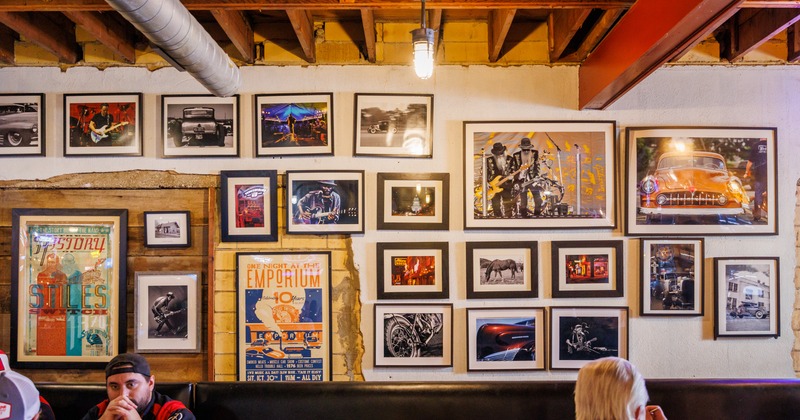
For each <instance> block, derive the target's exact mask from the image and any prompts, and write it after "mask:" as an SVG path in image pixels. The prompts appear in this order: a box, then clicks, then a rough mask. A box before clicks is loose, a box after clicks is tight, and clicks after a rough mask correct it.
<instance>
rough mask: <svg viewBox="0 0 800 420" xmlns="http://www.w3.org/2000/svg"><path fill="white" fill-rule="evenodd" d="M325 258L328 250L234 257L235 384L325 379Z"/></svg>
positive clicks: (327, 335)
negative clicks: (236, 336) (236, 342)
mask: <svg viewBox="0 0 800 420" xmlns="http://www.w3.org/2000/svg"><path fill="white" fill-rule="evenodd" d="M330 260H331V254H330V252H320V253H299V252H298V253H237V254H236V277H237V285H238V287H237V301H238V314H239V316H238V354H237V361H238V367H239V380H243V381H265V382H266V381H282V382H316V381H328V380H330V379H331V372H330V303H329V302H330V296H329V294H330Z"/></svg>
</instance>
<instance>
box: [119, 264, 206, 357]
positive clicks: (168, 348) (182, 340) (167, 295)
mask: <svg viewBox="0 0 800 420" xmlns="http://www.w3.org/2000/svg"><path fill="white" fill-rule="evenodd" d="M202 289H203V282H202V279H201V277H200V273H198V272H193V271H175V272H154V271H143V272H137V273H136V277H135V283H134V301H135V302H136V303H135V310H134V314H133V315H134V329H133V339H134V340H133V342H134V345H133V348H134V351H135V352H136V353H200V352H201V349H202V344H201V343H202V328H201V326H202V324H203V318H202V310H201V306H202V302H203V299H202Z"/></svg>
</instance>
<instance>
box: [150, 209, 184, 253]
mask: <svg viewBox="0 0 800 420" xmlns="http://www.w3.org/2000/svg"><path fill="white" fill-rule="evenodd" d="M191 245H192V219H191V214H190V212H189V211H186V210H184V211H146V212H144V246H145V247H147V248H188V247H190V246H191Z"/></svg>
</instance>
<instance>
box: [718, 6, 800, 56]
mask: <svg viewBox="0 0 800 420" xmlns="http://www.w3.org/2000/svg"><path fill="white" fill-rule="evenodd" d="M745 16H747V18H745ZM798 20H800V9H761V10H757V11H755V10H754V11H753V13H752V14H747V15H745V14H742V13H739V14H738V15H737V16H736V17H734V19H733V21H734V22H735V26H734V27H732V28H731V31H732V32H733V33H732V34H731V36H732V38H733V40H735V42H731V43H730V46H731V48H730V49H729V50H728V51H723V52H722V55H723V56H724V57H725V58H727V59H728V60H729V61H732V62H733V61H739V60H741V59H743V58H744V56H745V54H747V53H749V52H750V51H753V50H754V49H756V48H758V47H759V46H760V45H761V44H763V43H765V42H767V41H769V40H770V39H772V38H773V37H774V36H775V35H777V34H779V33H780V32H782V31H783V30H784V29H786V28H788V27H789V26H792V25H794V24H795V23H796V22H797V21H798Z"/></svg>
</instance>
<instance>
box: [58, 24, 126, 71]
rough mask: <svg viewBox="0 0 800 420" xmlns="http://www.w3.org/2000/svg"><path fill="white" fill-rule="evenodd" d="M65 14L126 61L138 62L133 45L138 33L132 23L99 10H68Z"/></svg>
mask: <svg viewBox="0 0 800 420" xmlns="http://www.w3.org/2000/svg"><path fill="white" fill-rule="evenodd" d="M64 15H65V16H66V17H68V18H69V19H70V20H71V21H73V22H75V24H77V25H80V26H81V27H82V28H83V29H84V30H86V32H89V33H90V34H91V35H92V36H93V37H95V38H96V39H97V40H98V41H99V42H100V43H101V44H103V45H105V46H106V47H108V48H109V49H111V50H112V51H114V53H115V54H117V55H119V56H120V57H121V58H122V59H123V60H124V61H125V62H127V63H135V62H136V48H135V47H134V45H133V44H134V40H135V39H136V35H135V32H134V31H133V28H132V27H131V26H130V25H128V24H123V23H122V22H120V21H118V20H116V19H113V18H111V17H110V15H101V14H100V13H98V12H77V11H66V12H64Z"/></svg>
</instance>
